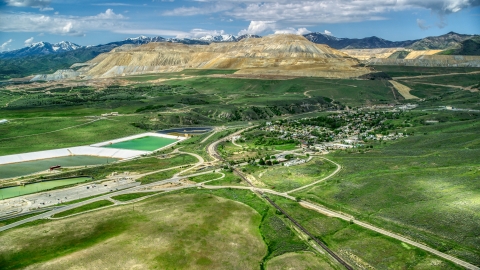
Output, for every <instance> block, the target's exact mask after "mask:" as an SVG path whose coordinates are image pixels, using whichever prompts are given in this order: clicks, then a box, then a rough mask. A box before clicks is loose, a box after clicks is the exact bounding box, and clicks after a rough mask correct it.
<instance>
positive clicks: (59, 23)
mask: <svg viewBox="0 0 480 270" xmlns="http://www.w3.org/2000/svg"><path fill="white" fill-rule="evenodd" d="M125 19H127V18H126V17H124V16H123V15H121V14H116V13H114V12H113V10H111V9H107V10H106V11H105V12H104V13H100V14H97V15H95V16H84V17H80V16H63V15H53V16H48V15H42V14H34V13H0V31H1V32H41V33H50V34H59V35H71V36H83V35H85V33H86V32H87V31H89V30H99V29H101V30H110V31H113V30H116V29H119V28H123V27H125V25H124V23H123V20H125Z"/></svg>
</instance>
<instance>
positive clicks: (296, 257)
mask: <svg viewBox="0 0 480 270" xmlns="http://www.w3.org/2000/svg"><path fill="white" fill-rule="evenodd" d="M266 269H267V270H289V269H309V270H310V269H311V270H314V269H325V270H329V269H342V268H341V267H340V266H338V265H335V264H333V263H332V262H330V261H329V260H328V258H326V256H325V255H323V256H320V255H317V254H315V253H313V252H295V253H293V252H292V253H286V254H283V255H280V256H277V257H275V258H273V259H271V260H270V261H268V264H267V267H266Z"/></svg>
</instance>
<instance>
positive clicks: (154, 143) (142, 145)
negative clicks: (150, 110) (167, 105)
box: [102, 136, 177, 151]
mask: <svg viewBox="0 0 480 270" xmlns="http://www.w3.org/2000/svg"><path fill="white" fill-rule="evenodd" d="M175 142H177V140H175V139H170V138H163V137H154V136H146V137H141V138H138V139H133V140H129V141H123V142H118V143H114V144H110V145H104V146H102V147H107V148H118V149H130V150H142V151H154V150H157V149H159V148H162V147H165V146H167V145H170V144H172V143H175Z"/></svg>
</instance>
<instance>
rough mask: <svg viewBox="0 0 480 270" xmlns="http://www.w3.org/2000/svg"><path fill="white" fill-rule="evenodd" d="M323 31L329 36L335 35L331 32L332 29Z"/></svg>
mask: <svg viewBox="0 0 480 270" xmlns="http://www.w3.org/2000/svg"><path fill="white" fill-rule="evenodd" d="M323 33H324V34H325V35H328V36H333V35H332V32H330V31H328V30H325V31H324V32H323Z"/></svg>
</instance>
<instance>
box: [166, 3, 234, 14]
mask: <svg viewBox="0 0 480 270" xmlns="http://www.w3.org/2000/svg"><path fill="white" fill-rule="evenodd" d="M235 6H236V5H235V4H234V3H228V1H226V2H220V1H218V2H215V3H214V4H208V5H206V6H205V7H180V8H176V9H173V10H167V11H165V12H164V13H163V15H164V16H194V15H205V14H213V13H218V12H224V11H228V10H231V9H232V8H234V7H235Z"/></svg>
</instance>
